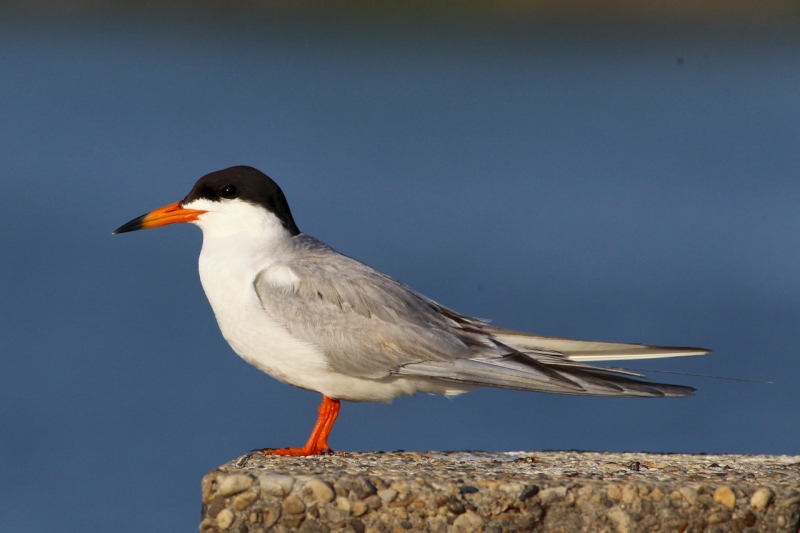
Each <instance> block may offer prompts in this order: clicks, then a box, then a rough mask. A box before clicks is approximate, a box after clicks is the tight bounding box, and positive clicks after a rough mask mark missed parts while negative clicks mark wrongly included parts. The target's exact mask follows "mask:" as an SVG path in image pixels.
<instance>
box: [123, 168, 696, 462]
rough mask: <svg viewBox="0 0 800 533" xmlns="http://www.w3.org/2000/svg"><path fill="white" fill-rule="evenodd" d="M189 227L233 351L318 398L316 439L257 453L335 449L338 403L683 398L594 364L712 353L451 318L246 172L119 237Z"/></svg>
mask: <svg viewBox="0 0 800 533" xmlns="http://www.w3.org/2000/svg"><path fill="white" fill-rule="evenodd" d="M178 222H189V223H192V224H195V225H196V226H198V227H199V228H200V229H201V230H202V232H203V246H202V250H201V252H200V259H199V270H200V280H201V282H202V285H203V290H204V291H205V293H206V296H207V297H208V301H209V302H210V304H211V307H212V309H213V311H214V315H215V316H216V319H217V322H218V324H219V328H220V330H221V331H222V335H223V336H224V337H225V340H226V341H228V343H229V344H230V346H231V348H233V351H235V352H236V353H237V354H239V356H241V357H242V358H243V359H244V360H245V361H247V362H248V363H250V364H252V365H253V366H255V367H256V368H258V369H260V370H262V371H264V372H266V373H267V374H269V375H270V376H272V377H274V378H276V379H278V380H279V381H282V382H284V383H288V384H290V385H294V386H295V387H300V388H302V389H308V390H311V391H317V392H319V393H321V394H322V404H321V406H320V407H319V411H318V414H319V416H318V419H317V422H316V425H315V426H314V430H313V431H312V433H311V437H310V438H309V440H308V442H307V443H306V444H305V446H303V447H300V448H277V449H267V450H263V452H264V453H265V454H273V455H290V456H307V455H318V454H325V453H331V452H332V451H331V448H330V446H329V445H328V436H329V435H330V432H331V429H332V428H333V424H334V422H335V421H336V418H337V416H338V414H339V407H340V401H341V400H346V401H354V402H359V401H373V402H389V401H391V400H392V399H394V398H396V397H398V396H405V395H413V394H416V393H418V392H424V393H435V394H444V395H447V396H453V395H457V394H461V393H464V392H467V391H469V390H471V389H473V388H475V387H483V386H487V387H501V388H506V389H516V390H524V391H536V392H549V393H560V394H576V395H587V396H617V397H680V396H690V395H691V394H693V393H694V392H695V389H693V388H691V387H685V386H680V385H669V384H665V383H653V382H650V381H646V380H645V379H644V377H643V376H641V375H639V374H634V373H632V372H628V371H625V370H624V369H620V368H609V367H599V366H594V365H590V364H588V363H590V362H594V361H620V360H631V359H651V358H661V357H679V356H694V355H702V354H705V353H708V351H709V350H706V349H703V348H678V347H660V346H645V345H641V344H620V343H607V342H591V341H581V340H574V339H565V338H556V337H546V336H541V335H534V334H530V333H523V332H519V331H513V330H509V329H502V328H498V327H495V326H491V325H489V324H488V323H487V321H485V320H481V319H477V318H472V317H469V316H465V315H462V314H459V313H457V312H455V311H453V310H451V309H448V308H447V307H444V306H443V305H441V304H439V303H437V302H435V301H433V300H431V299H430V298H427V297H425V296H423V295H422V294H420V293H418V292H416V291H414V290H413V289H411V288H410V287H408V286H406V285H404V284H402V283H401V282H399V281H397V280H396V279H394V278H392V277H391V276H388V275H387V274H384V273H382V272H380V271H378V270H376V269H374V268H372V267H370V266H368V265H366V264H364V263H361V262H360V261H357V260H355V259H352V258H350V257H348V256H346V255H343V254H340V253H339V252H337V251H335V250H334V249H332V248H330V247H329V246H327V245H326V244H324V243H323V242H321V241H319V240H317V239H315V238H314V237H311V236H310V235H306V234H305V233H302V232H301V231H300V230H299V229H298V227H297V224H295V221H294V218H293V217H292V213H291V211H290V210H289V204H288V202H287V201H286V197H285V196H284V194H283V192H282V191H281V189H280V187H278V185H277V184H276V183H275V182H274V181H273V180H272V179H270V178H269V177H268V176H267V175H265V174H263V173H262V172H260V171H258V170H256V169H255V168H252V167H247V166H236V167H231V168H227V169H224V170H220V171H217V172H212V173H211V174H207V175H205V176H203V177H202V178H200V179H199V180H198V181H197V183H196V184H195V186H194V187H193V188H192V190H191V191H190V192H189V194H188V195H187V196H186V197H185V198H184V199H183V200H181V201H179V202H175V203H173V204H169V205H167V206H164V207H162V208H160V209H156V210H154V211H151V212H149V213H147V214H145V215H142V216H141V217H139V218H136V219H134V220H131V221H130V222H128V223H127V224H125V225H123V226H122V227H120V228H119V229H117V230H116V231H115V232H114V233H125V232H129V231H136V230H140V229H147V228H155V227H158V226H166V225H168V224H174V223H178Z"/></svg>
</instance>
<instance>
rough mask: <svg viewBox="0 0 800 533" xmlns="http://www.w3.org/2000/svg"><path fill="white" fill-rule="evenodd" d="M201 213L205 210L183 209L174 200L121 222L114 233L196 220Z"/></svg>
mask: <svg viewBox="0 0 800 533" xmlns="http://www.w3.org/2000/svg"><path fill="white" fill-rule="evenodd" d="M203 213H205V211H202V210H199V209H184V208H183V207H181V203H180V202H175V203H174V204H169V205H165V206H164V207H160V208H158V209H156V210H154V211H150V212H149V213H147V214H146V215H142V216H140V217H139V218H134V219H133V220H131V221H130V222H128V223H127V224H123V225H122V226H120V227H119V228H117V230H116V231H114V234H117V233H127V232H129V231H136V230H140V229H150V228H157V227H159V226H166V225H167V224H176V223H178V222H191V221H193V220H197V217H199V216H200V215H202V214H203Z"/></svg>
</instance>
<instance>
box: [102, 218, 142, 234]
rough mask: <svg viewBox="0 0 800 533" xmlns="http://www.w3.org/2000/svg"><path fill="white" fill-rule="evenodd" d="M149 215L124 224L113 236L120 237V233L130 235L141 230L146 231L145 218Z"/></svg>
mask: <svg viewBox="0 0 800 533" xmlns="http://www.w3.org/2000/svg"><path fill="white" fill-rule="evenodd" d="M146 216H147V215H142V216H140V217H138V218H134V219H133V220H131V221H130V222H128V223H126V224H123V225H122V226H120V227H118V228H117V229H115V230H114V231H113V232H112V233H111V234H112V235H118V234H120V233H128V232H129V231H137V230H140V229H144V217H146Z"/></svg>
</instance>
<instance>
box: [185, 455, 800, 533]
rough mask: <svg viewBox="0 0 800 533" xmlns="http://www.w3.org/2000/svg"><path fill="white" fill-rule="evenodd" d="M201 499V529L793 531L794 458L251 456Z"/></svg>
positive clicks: (799, 479)
mask: <svg viewBox="0 0 800 533" xmlns="http://www.w3.org/2000/svg"><path fill="white" fill-rule="evenodd" d="M202 491H203V505H202V517H201V519H202V521H201V524H200V531H201V532H203V533H211V532H218V531H219V532H222V531H231V532H236V533H245V532H247V533H258V532H262V531H264V532H266V531H275V532H288V531H302V532H333V531H337V532H338V531H341V532H355V533H378V532H380V533H385V532H391V533H403V532H406V531H433V532H442V533H444V532H456V533H473V532H486V533H501V532H506V531H509V532H514V531H519V532H527V531H532V532H542V533H550V532H564V533H570V532H608V533H612V532H619V533H636V532H648V533H657V532H658V533H660V532H667V531H669V532H701V531H702V532H706V531H707V532H720V533H722V532H756V531H759V532H763V531H769V532H787V533H788V532H790V533H797V532H798V526H799V525H800V456H743V455H683V454H664V455H661V454H645V453H622V454H616V453H595V452H535V453H527V452H508V453H483V452H415V453H404V452H393V453H337V454H335V455H331V456H324V457H307V458H290V457H265V456H262V455H260V454H254V455H245V456H242V457H240V458H238V459H236V460H234V461H231V462H230V463H227V464H225V465H222V466H221V467H219V468H217V469H215V470H213V471H212V472H210V473H209V474H207V475H206V476H205V477H204V478H203V481H202Z"/></svg>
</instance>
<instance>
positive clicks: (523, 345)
mask: <svg viewBox="0 0 800 533" xmlns="http://www.w3.org/2000/svg"><path fill="white" fill-rule="evenodd" d="M293 241H294V242H293V246H295V247H296V249H295V252H296V253H295V254H293V256H294V257H296V259H293V260H289V261H287V262H285V263H284V265H285V266H286V267H288V268H289V269H290V270H291V272H292V273H293V275H294V282H293V283H291V284H276V283H273V282H271V281H270V279H269V276H268V275H267V274H268V273H267V272H266V271H265V272H262V273H261V274H259V276H258V277H257V278H256V280H255V282H254V286H255V289H256V292H257V293H258V296H259V299H260V300H261V304H262V306H263V307H264V310H265V311H266V312H267V313H268V314H269V315H270V316H271V317H273V318H274V319H277V320H280V321H281V322H282V323H283V324H284V325H285V326H286V327H287V328H288V329H289V331H290V332H291V333H292V334H293V335H294V336H296V337H299V338H302V339H305V340H307V341H309V342H312V343H314V344H316V345H318V346H320V347H322V349H323V350H324V351H325V354H326V356H327V358H328V360H329V364H330V366H331V369H332V370H334V371H336V372H340V373H343V374H346V375H350V376H358V377H365V378H381V377H386V376H389V375H392V374H396V375H406V376H415V377H425V378H429V379H437V380H442V381H448V382H458V383H464V384H468V385H476V386H494V387H503V388H511V389H520V390H531V391H540V392H557V393H565V394H580V395H602V396H686V395H689V394H691V393H692V392H693V391H694V389H691V388H689V387H681V386H676V385H665V384H659V383H651V382H647V381H639V380H636V379H632V378H631V377H630V376H637V375H635V374H631V373H629V372H625V371H621V370H615V369H606V368H601V367H594V366H590V365H587V364H585V363H584V362H582V361H586V360H602V358H603V357H605V358H607V359H621V358H638V357H648V356H649V357H669V356H671V355H667V354H669V353H674V354H675V355H688V353H687V352H691V354H692V355H695V354H700V353H706V350H701V349H682V348H681V349H673V348H659V347H647V346H641V345H628V344H618V343H613V344H612V343H597V342H587V341H574V340H570V339H556V338H552V337H541V336H537V335H531V334H527V333H521V332H515V331H511V330H504V329H500V328H494V327H491V326H488V325H487V324H486V323H485V321H482V320H478V319H475V318H470V317H466V316H463V315H460V314H458V313H456V312H454V311H452V310H450V309H447V308H446V307H444V306H441V305H439V304H438V303H436V302H434V301H432V300H430V299H428V298H426V297H425V296H423V295H421V294H419V293H417V292H416V291H414V290H413V289H411V288H409V287H406V286H405V285H403V284H402V283H400V282H399V281H397V280H395V279H394V278H392V277H390V276H387V275H386V274H383V273H381V272H379V271H377V270H375V269H373V268H371V267H369V266H367V265H365V264H363V263H360V262H358V261H356V260H355V259H352V258H349V257H347V256H344V255H341V254H339V253H338V252H336V251H334V250H332V249H331V248H329V247H328V246H326V245H325V244H323V243H321V242H320V241H317V240H316V239H314V238H312V237H309V236H307V235H303V234H301V235H298V236H297V237H295V238H294V239H293ZM570 343H572V344H570ZM569 349H572V350H573V351H574V352H575V354H576V355H575V359H572V358H571V357H570V353H569ZM626 354H627V356H626ZM648 354H649V355H648ZM637 377H638V376H637Z"/></svg>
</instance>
